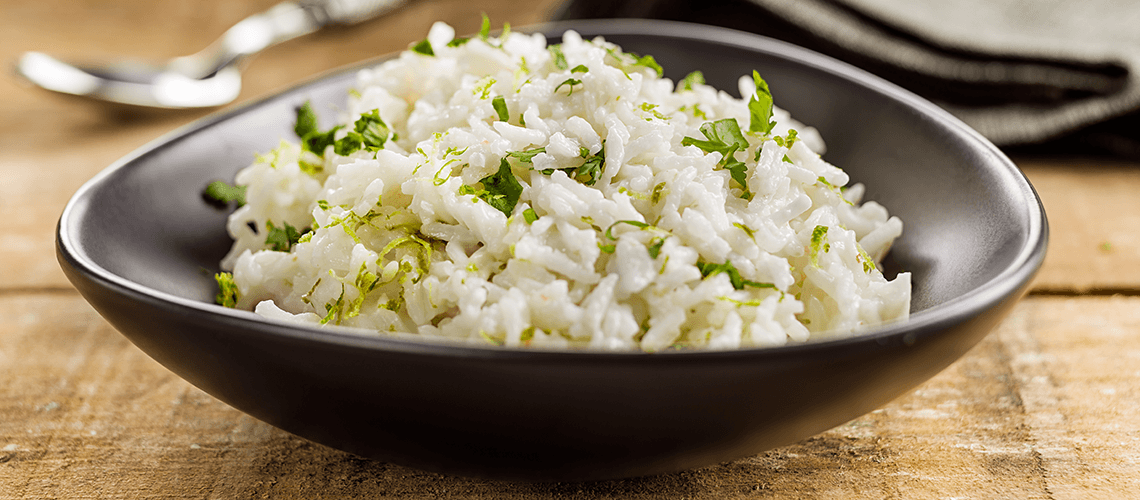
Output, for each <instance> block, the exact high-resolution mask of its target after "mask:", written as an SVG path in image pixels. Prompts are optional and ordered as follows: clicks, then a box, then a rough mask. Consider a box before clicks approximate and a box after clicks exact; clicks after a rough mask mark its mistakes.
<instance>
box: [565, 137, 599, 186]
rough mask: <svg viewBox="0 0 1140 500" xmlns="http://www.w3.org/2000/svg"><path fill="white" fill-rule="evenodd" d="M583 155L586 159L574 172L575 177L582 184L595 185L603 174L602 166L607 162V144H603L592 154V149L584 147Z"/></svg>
mask: <svg viewBox="0 0 1140 500" xmlns="http://www.w3.org/2000/svg"><path fill="white" fill-rule="evenodd" d="M581 155H582V157H583V158H585V159H586V161H585V162H583V163H582V165H581V166H579V167H578V170H577V171H575V172H574V175H573V178H574V179H576V180H578V181H580V182H581V183H582V184H585V185H587V186H593V185H594V183H595V182H598V178H600V177H601V176H602V167H603V166H605V163H606V145H605V144H602V147H601V149H599V150H598V152H597V153H596V154H593V155H590V150H588V149H586V148H582V150H581Z"/></svg>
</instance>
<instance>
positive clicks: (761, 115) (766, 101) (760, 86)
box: [748, 70, 776, 134]
mask: <svg viewBox="0 0 1140 500" xmlns="http://www.w3.org/2000/svg"><path fill="white" fill-rule="evenodd" d="M752 81H753V82H755V83H756V93H755V94H752V99H749V100H748V113H749V115H751V118H752V120H751V121H750V122H749V124H748V130H749V131H750V132H757V133H761V134H767V133H769V132H771V131H772V127H774V126H776V122H774V121H772V92H771V91H770V90H768V83H767V82H765V81H764V79H763V78H760V73H759V72H757V71H756V70H752Z"/></svg>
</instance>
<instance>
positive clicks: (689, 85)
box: [680, 71, 705, 90]
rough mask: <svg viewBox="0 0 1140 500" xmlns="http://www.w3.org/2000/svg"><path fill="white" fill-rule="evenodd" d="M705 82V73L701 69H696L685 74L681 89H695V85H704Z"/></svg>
mask: <svg viewBox="0 0 1140 500" xmlns="http://www.w3.org/2000/svg"><path fill="white" fill-rule="evenodd" d="M704 83H705V75H704V73H701V72H700V71H694V72H692V73H689V74H687V75H685V78H682V79H681V85H680V86H681V90H693V85H703V84H704Z"/></svg>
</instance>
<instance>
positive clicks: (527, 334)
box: [519, 326, 534, 342]
mask: <svg viewBox="0 0 1140 500" xmlns="http://www.w3.org/2000/svg"><path fill="white" fill-rule="evenodd" d="M532 339H534V327H533V326H528V327H526V328H525V329H523V331H522V333H521V334H520V335H519V341H520V342H530V341H531V340H532Z"/></svg>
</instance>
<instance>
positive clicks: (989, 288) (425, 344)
mask: <svg viewBox="0 0 1140 500" xmlns="http://www.w3.org/2000/svg"><path fill="white" fill-rule="evenodd" d="M515 30H516V31H519V32H526V33H542V34H546V35H547V36H554V35H555V34H558V33H561V32H563V31H566V30H576V31H581V32H595V33H598V32H600V33H606V34H604V35H601V36H603V37H606V36H611V35H613V36H654V37H665V38H673V39H682V40H685V39H697V40H701V41H705V42H713V43H717V44H721V45H726V46H731V47H734V48H740V49H744V50H747V51H751V52H757V53H762V54H765V55H770V56H775V57H777V58H782V59H788V60H793V61H795V62H796V63H798V64H801V65H804V66H808V67H810V68H811V69H813V70H816V71H821V72H824V73H829V74H831V75H833V76H836V77H838V78H841V79H845V80H849V81H852V82H853V83H855V84H857V85H861V86H863V87H865V88H866V89H868V90H871V91H874V92H877V93H880V94H883V95H885V96H886V97H888V98H890V99H893V100H895V101H898V102H900V103H901V104H903V105H904V106H906V107H909V108H911V109H912V110H915V111H917V112H919V113H920V114H922V115H924V116H926V117H928V118H930V119H932V120H934V121H935V122H936V123H938V124H939V125H941V126H943V127H945V128H946V129H948V130H949V131H951V132H953V133H956V134H957V138H958V139H959V140H960V142H961V143H962V144H963V145H964V146H967V147H968V148H969V150H971V151H972V152H974V153H976V154H979V155H981V156H982V157H983V159H982V160H980V161H981V162H982V163H984V164H986V165H989V166H992V169H993V170H994V171H996V172H997V173H999V174H1002V175H1004V176H1005V177H1007V178H1008V179H1010V180H1012V181H1013V182H1014V184H1015V185H1016V187H1017V188H1018V189H1017V192H1018V193H1019V194H1020V195H1021V197H1022V198H1023V200H1022V201H1023V202H1024V203H1022V204H1021V206H1022V208H1023V210H1024V214H1023V215H1024V219H1023V220H1025V221H1026V223H1027V228H1028V233H1027V235H1026V239H1025V240H1024V241H1025V244H1024V245H1023V246H1022V247H1021V248H1020V249H1019V251H1018V253H1017V255H1016V256H1015V257H1014V258H1013V260H1012V261H1011V263H1010V264H1009V265H1008V266H1007V267H1006V268H1005V269H1003V270H1002V271H1001V272H1000V273H998V275H996V276H994V277H993V278H991V279H990V280H988V281H986V282H985V283H983V284H981V285H979V286H977V287H976V288H974V289H973V290H971V291H970V292H968V293H965V294H963V295H959V296H957V297H954V298H953V299H951V300H948V301H946V302H942V303H938V304H935V305H933V306H931V307H929V308H927V309H924V310H922V311H918V312H916V313H913V314H911V315H910V318H909V319H907V320H901V321H897V322H891V323H888V324H885V325H882V326H881V327H879V328H876V329H874V330H871V331H868V332H865V333H860V334H857V335H854V336H849V337H842V338H834V339H823V340H815V341H808V342H805V343H797V344H789V345H784V346H776V347H748V348H740V349H730V350H669V349H666V350H661V351H658V352H654V353H646V352H643V351H634V350H630V351H606V350H594V349H563V350H558V349H552V348H512V347H502V346H493V345H481V344H473V343H462V342H456V341H449V340H436V339H431V338H427V337H424V338H409V337H411V336H412V335H414V334H408V335H405V336H398V337H397V336H370V335H361V334H360V333H355V332H353V331H351V330H352V329H350V328H348V327H335V326H334V327H331V328H329V327H323V326H308V325H305V324H300V323H291V322H286V321H281V320H273V319H269V318H264V317H261V316H259V315H257V314H255V313H253V312H252V311H245V310H236V309H229V308H224V307H221V306H218V305H216V304H213V303H208V302H201V301H197V300H192V299H188V298H185V297H181V296H177V295H174V294H171V293H168V292H164V291H161V290H157V289H154V288H150V287H148V286H145V285H142V284H140V283H136V282H134V281H131V280H129V279H127V278H125V277H122V276H119V275H117V274H115V273H113V272H111V271H109V270H108V269H106V268H104V267H102V266H100V265H99V264H98V263H97V262H96V259H94V258H92V257H91V256H90V255H89V254H88V253H87V252H86V251H85V247H84V245H83V244H82V243H80V238H79V235H80V233H81V228H82V224H81V223H80V220H81V219H82V215H83V214H84V213H85V212H86V210H87V208H88V202H89V199H90V197H91V196H92V194H93V193H95V192H96V191H97V190H98V189H100V188H101V187H102V186H104V185H105V184H107V183H108V182H109V181H110V179H111V178H112V176H113V175H114V174H115V173H116V172H118V171H119V170H121V169H124V168H128V167H130V166H131V165H132V164H134V162H135V161H136V160H138V159H140V158H142V157H144V156H146V155H148V154H151V153H154V152H155V151H157V150H159V149H161V148H162V147H163V146H164V145H166V144H168V143H171V142H174V141H176V140H178V139H179V138H182V137H185V136H189V135H192V134H194V133H196V132H198V131H201V130H203V129H206V128H209V127H211V126H213V125H215V124H217V123H220V122H224V121H226V120H229V119H231V118H233V117H235V116H238V115H241V114H244V113H247V112H251V111H253V110H255V109H256V108H259V107H262V106H264V105H266V104H269V103H270V102H272V101H275V100H278V99H283V98H285V96H287V95H289V94H291V93H293V92H294V91H297V90H300V89H302V88H304V87H308V86H311V85H316V84H319V83H321V82H323V81H324V80H326V79H329V78H333V77H337V76H344V75H346V74H349V73H355V72H357V71H359V70H360V69H363V68H368V67H372V66H375V65H377V64H379V63H380V62H381V61H384V60H386V59H389V58H391V57H393V56H394V55H395V54H396V53H392V54H385V55H381V56H378V57H374V58H369V59H366V60H363V61H359V62H357V63H353V64H349V65H346V66H342V67H338V68H334V69H332V70H329V71H325V72H322V73H319V74H317V75H315V76H312V77H310V78H307V79H304V80H301V81H299V82H295V83H293V84H290V85H288V86H286V87H284V88H281V89H277V90H274V91H272V92H271V93H270V94H268V95H267V96H264V97H261V98H257V99H254V100H251V101H249V102H245V103H241V104H239V105H237V106H235V107H234V108H232V109H223V110H220V111H217V112H215V113H211V114H209V115H207V116H205V117H202V118H200V119H197V120H195V121H193V122H191V123H189V124H186V125H183V126H180V127H178V128H177V129H175V130H173V131H171V132H168V133H166V134H163V135H162V136H160V137H158V138H157V139H154V140H152V141H150V142H149V143H147V144H145V145H143V146H142V147H140V148H138V149H136V150H134V151H132V152H131V153H129V154H127V155H126V156H124V157H122V158H120V159H119V160H117V161H115V162H114V163H112V164H111V165H110V166H108V167H106V168H105V169H103V170H102V171H100V172H99V173H98V174H96V175H95V176H94V177H92V178H91V179H89V180H88V181H87V182H85V183H84V184H83V185H82V186H81V187H80V188H79V189H78V190H77V191H76V192H75V194H74V195H73V196H72V197H71V199H70V200H69V201H68V202H67V205H65V207H64V209H63V212H62V214H61V215H60V218H59V221H58V223H57V226H56V252H57V256H58V259H59V262H60V264H61V266H63V267H64V268H65V271H68V270H69V269H67V268H68V267H70V268H71V269H70V271H73V272H74V275H73V274H72V273H67V274H68V277H69V278H70V279H71V280H72V281H73V282H75V281H77V280H79V279H86V280H87V281H89V282H91V284H93V285H94V286H96V287H98V288H100V289H101V291H103V292H108V293H112V294H116V295H119V296H122V297H125V298H127V299H128V300H129V301H132V302H142V303H145V304H148V305H150V306H152V307H155V308H157V309H162V310H166V311H169V312H176V313H178V314H179V315H183V316H195V315H197V316H198V317H199V318H200V319H201V321H202V322H204V323H213V324H214V325H215V326H219V327H225V328H230V329H236V330H240V331H242V333H244V334H249V335H264V336H271V337H275V338H277V339H278V340H289V341H293V342H304V343H316V344H325V345H332V346H341V347H351V348H363V349H368V350H376V351H384V352H402V353H409V354H418V355H426V356H442V357H464V358H476V357H477V358H493V359H497V360H504V361H507V360H521V359H526V360H527V361H528V362H531V361H544V362H606V361H608V360H627V361H628V360H633V359H640V360H643V361H649V360H652V361H649V362H653V363H658V362H662V363H672V362H681V361H682V360H690V361H691V360H705V361H724V360H728V359H734V358H741V357H746V358H749V359H750V360H754V359H756V358H761V359H766V358H786V357H799V356H817V355H819V354H820V351H851V350H859V349H866V348H875V347H876V346H887V345H895V344H898V343H902V344H905V345H911V344H913V343H915V342H917V341H919V340H920V339H922V338H924V337H928V336H936V335H938V334H939V333H941V332H942V331H943V330H945V329H946V327H948V326H951V325H953V324H957V323H961V322H964V321H966V320H968V319H970V318H973V317H975V316H978V315H980V314H981V313H983V312H984V311H985V310H987V309H989V308H990V307H991V306H992V305H994V304H997V303H999V302H1002V301H1005V300H1009V299H1017V298H1018V297H1020V294H1021V293H1023V292H1024V290H1025V289H1026V288H1027V287H1028V284H1029V282H1030V280H1031V279H1032V278H1033V276H1034V275H1035V274H1036V273H1037V271H1038V270H1039V268H1040V267H1041V264H1042V262H1043V261H1044V258H1045V253H1046V247H1047V242H1048V234H1049V228H1048V221H1047V219H1046V214H1045V210H1044V206H1043V205H1042V203H1041V200H1040V198H1039V196H1038V195H1037V193H1036V191H1035V190H1034V189H1033V187H1032V185H1030V183H1029V181H1028V179H1027V178H1026V177H1025V175H1024V174H1023V173H1022V172H1021V170H1020V169H1018V167H1017V166H1016V165H1014V164H1013V162H1012V161H1011V160H1010V159H1009V158H1007V157H1006V156H1005V155H1004V154H1003V153H1002V152H1001V151H1000V150H999V149H998V148H997V147H996V146H994V145H993V144H992V143H991V142H990V141H989V140H987V139H985V138H984V137H982V135H981V134H979V133H978V132H977V131H975V130H973V129H972V128H970V127H969V126H968V125H966V124H965V123H963V122H962V121H961V120H959V119H958V118H956V117H954V116H953V115H951V114H950V113H949V112H947V111H945V110H943V109H942V108H940V107H938V106H936V105H935V104H933V103H931V102H930V101H927V100H926V99H924V98H922V97H919V96H918V95H916V94H913V93H911V92H910V91H908V90H905V89H903V88H902V87H899V86H898V85H895V84H893V83H890V82H888V81H886V80H884V79H882V78H880V77H878V76H875V75H873V74H871V73H869V72H867V71H865V70H862V69H859V68H857V67H855V66H852V65H850V64H848V63H845V62H842V61H839V60H836V59H833V58H831V57H828V56H824V55H822V54H819V53H817V52H814V51H811V50H809V49H805V48H802V47H799V46H796V45H792V44H789V43H787V42H782V41H779V40H774V39H771V38H767V37H764V36H761V35H756V34H753V33H748V32H744V31H738V30H733V29H728V28H721V27H716V26H708V25H701V24H694V23H686V22H679V21H661V20H647V19H597V20H584V21H560V22H551V23H543V24H535V25H530V26H525V27H518V28H515ZM76 284H77V285H78V283H76ZM79 288H80V289H81V292H83V291H84V290H83V289H82V287H79ZM92 293H94V292H92ZM84 294H86V292H84Z"/></svg>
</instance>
